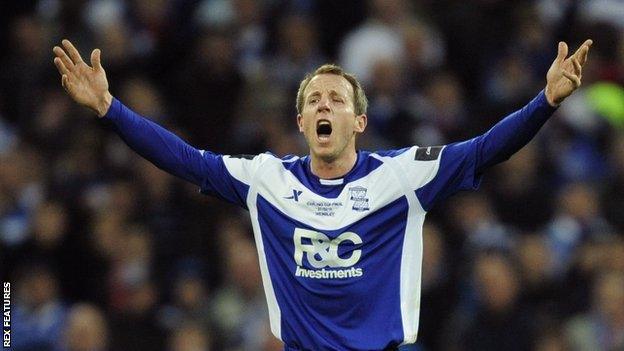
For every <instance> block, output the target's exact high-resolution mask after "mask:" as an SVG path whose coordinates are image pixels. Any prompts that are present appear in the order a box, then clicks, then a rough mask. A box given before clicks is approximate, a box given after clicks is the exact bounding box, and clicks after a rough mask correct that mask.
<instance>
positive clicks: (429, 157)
mask: <svg viewBox="0 0 624 351" xmlns="http://www.w3.org/2000/svg"><path fill="white" fill-rule="evenodd" d="M440 151H442V146H426V147H419V148H418V149H416V155H415V156H414V160H416V161H434V160H437V159H438V156H440Z"/></svg>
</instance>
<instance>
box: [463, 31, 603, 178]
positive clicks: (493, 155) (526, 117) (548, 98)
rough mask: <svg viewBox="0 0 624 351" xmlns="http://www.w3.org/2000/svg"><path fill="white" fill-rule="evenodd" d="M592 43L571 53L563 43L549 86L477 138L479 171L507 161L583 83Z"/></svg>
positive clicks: (549, 77)
mask: <svg viewBox="0 0 624 351" xmlns="http://www.w3.org/2000/svg"><path fill="white" fill-rule="evenodd" d="M591 45H592V41H591V40H586V41H585V42H584V43H583V44H582V45H581V46H580V47H579V48H578V50H576V52H575V53H574V54H573V55H571V56H570V57H567V56H568V45H567V44H566V43H564V42H560V43H559V48H558V53H557V57H556V58H555V60H554V61H553V63H552V65H551V66H550V69H549V70H548V73H547V74H546V88H545V89H544V92H543V95H542V93H540V94H539V95H538V96H537V97H536V98H535V99H533V101H531V102H530V103H529V104H527V105H526V106H525V107H523V108H522V109H521V110H519V111H516V112H514V113H512V114H511V115H509V116H507V117H506V118H504V119H503V120H501V121H500V122H499V123H497V124H496V125H495V126H494V127H492V129H490V130H489V131H488V132H487V133H485V134H483V135H481V136H479V137H477V138H475V142H476V143H478V145H477V147H478V150H477V151H478V153H477V160H476V161H477V163H476V171H477V173H480V172H482V171H483V170H484V169H485V168H487V167H490V166H493V165H495V164H497V163H500V162H502V161H505V160H507V159H508V158H509V157H511V155H513V154H514V153H516V152H517V151H518V150H520V149H521V148H522V147H523V146H524V145H526V144H527V143H528V142H529V141H531V139H533V137H534V136H535V135H536V134H537V132H538V131H539V129H540V128H541V127H542V125H544V123H545V122H546V120H547V119H548V117H550V115H551V114H552V113H553V112H554V110H555V108H556V107H557V106H559V104H561V102H563V100H564V99H565V98H566V97H568V96H570V94H572V93H573V92H574V91H575V90H576V89H578V87H580V86H581V77H582V70H583V65H585V62H586V61H587V54H588V52H589V48H590V47H591Z"/></svg>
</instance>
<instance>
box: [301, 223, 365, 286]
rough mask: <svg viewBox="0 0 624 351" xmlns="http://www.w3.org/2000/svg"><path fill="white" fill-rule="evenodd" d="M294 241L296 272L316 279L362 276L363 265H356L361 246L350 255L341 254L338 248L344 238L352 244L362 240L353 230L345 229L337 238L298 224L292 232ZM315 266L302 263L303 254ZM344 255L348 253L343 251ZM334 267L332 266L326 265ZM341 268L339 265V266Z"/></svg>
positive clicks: (344, 240)
mask: <svg viewBox="0 0 624 351" xmlns="http://www.w3.org/2000/svg"><path fill="white" fill-rule="evenodd" d="M293 240H294V244H295V254H294V258H295V263H297V268H296V270H295V276H297V277H305V278H313V279H344V278H352V277H361V276H362V275H363V274H364V271H363V270H362V268H358V267H353V266H354V265H355V264H356V263H358V262H359V261H360V258H361V257H362V250H361V249H356V250H352V251H351V252H350V255H349V256H348V257H340V255H338V248H339V247H340V245H341V244H342V243H344V242H347V241H348V242H351V243H352V244H353V245H359V244H362V238H360V236H359V235H357V234H355V233H353V232H344V233H342V234H340V235H339V236H338V237H336V238H334V239H330V238H329V237H327V235H325V234H323V233H320V232H317V231H313V230H308V229H302V228H296V229H295V233H294V236H293ZM304 256H305V257H306V259H307V261H308V263H309V264H310V265H311V266H312V267H313V268H316V269H307V268H305V267H304V266H303V257H304ZM343 256H345V255H343ZM325 268H332V269H325ZM336 268H338V269H336Z"/></svg>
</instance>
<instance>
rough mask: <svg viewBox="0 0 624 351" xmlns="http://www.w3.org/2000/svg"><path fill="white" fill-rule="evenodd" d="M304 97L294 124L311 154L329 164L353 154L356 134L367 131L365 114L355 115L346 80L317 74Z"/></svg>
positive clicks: (351, 95) (336, 76)
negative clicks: (296, 125)
mask: <svg viewBox="0 0 624 351" xmlns="http://www.w3.org/2000/svg"><path fill="white" fill-rule="evenodd" d="M303 96H304V100H303V109H302V111H301V114H299V115H298V116H297V124H298V125H299V131H300V132H302V133H303V134H304V136H305V138H306V141H307V142H308V146H309V147H310V153H311V154H312V155H314V156H317V157H319V158H321V159H322V160H324V161H327V162H331V161H334V160H336V159H338V158H339V157H341V156H342V155H344V154H345V152H351V150H352V151H353V152H355V135H356V134H357V133H362V132H363V131H364V129H365V128H366V115H359V116H356V114H355V108H354V103H353V87H352V86H351V84H350V83H349V81H347V80H346V79H345V78H344V77H342V76H339V75H336V74H319V75H317V76H315V77H314V78H312V79H311V80H310V83H309V84H308V86H307V87H306V89H305V91H304V94H303Z"/></svg>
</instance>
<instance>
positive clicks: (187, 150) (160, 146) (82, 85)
mask: <svg viewBox="0 0 624 351" xmlns="http://www.w3.org/2000/svg"><path fill="white" fill-rule="evenodd" d="M62 46H63V47H62V48H61V47H59V46H55V47H54V49H53V51H54V54H55V55H56V57H55V58H54V64H55V65H56V67H57V69H58V71H59V73H60V74H61V83H62V85H63V88H65V91H66V92H67V94H69V96H70V97H71V98H72V99H73V100H74V101H76V102H77V103H79V104H81V105H83V106H85V107H88V108H89V109H91V110H92V111H94V112H95V113H96V114H97V115H98V116H99V117H100V118H102V119H104V120H106V121H110V122H111V123H112V124H113V126H114V127H115V130H116V131H117V133H118V134H119V135H120V136H121V138H122V139H123V140H124V141H125V142H126V144H128V146H130V148H132V149H133V150H134V151H135V152H137V153H138V154H139V155H141V156H142V157H144V158H146V159H147V160H148V161H150V162H152V163H153V164H154V165H156V166H157V167H158V168H160V169H163V170H164V171H166V172H168V173H171V174H173V175H175V176H178V177H180V178H183V179H185V180H187V181H189V182H191V183H194V184H196V185H198V186H199V187H201V189H202V191H203V192H205V193H208V194H213V195H216V196H219V197H221V198H223V199H225V200H227V201H229V202H233V203H236V204H239V205H241V206H243V207H244V206H245V198H246V189H247V188H248V185H247V184H248V180H249V179H248V178H249V177H246V176H245V173H244V172H241V171H238V172H237V170H239V169H241V168H242V169H246V168H249V166H250V165H249V164H248V163H244V161H242V160H241V161H240V162H236V160H232V161H229V159H230V158H229V157H228V162H229V165H230V166H229V167H230V168H231V169H233V170H234V171H233V172H234V173H236V174H237V177H234V176H232V174H231V172H230V169H228V167H227V166H226V164H225V162H224V157H223V156H221V155H216V154H213V153H211V152H207V151H203V150H198V149H196V148H194V147H192V146H191V145H189V144H187V143H186V142H184V141H183V140H182V139H180V138H179V137H177V136H176V135H174V134H173V133H171V132H170V131H168V130H166V129H165V128H163V127H161V126H159V125H158V124H156V123H154V122H152V121H150V120H148V119H146V118H143V117H142V116H140V115H138V114H137V113H135V112H134V111H132V110H130V109H129V108H127V107H126V106H124V105H123V104H122V103H121V102H120V101H118V100H117V99H115V98H113V96H112V95H111V94H110V92H109V91H108V80H107V79H106V73H105V72H104V68H102V65H101V63H100V50H99V49H95V50H93V51H92V53H91V66H89V65H87V64H86V63H85V62H84V61H83V60H82V57H80V53H79V52H78V50H76V48H75V47H74V46H73V45H72V43H71V42H70V41H69V40H63V41H62Z"/></svg>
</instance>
